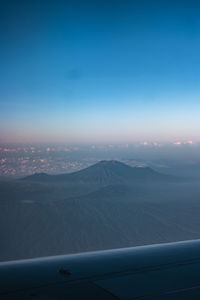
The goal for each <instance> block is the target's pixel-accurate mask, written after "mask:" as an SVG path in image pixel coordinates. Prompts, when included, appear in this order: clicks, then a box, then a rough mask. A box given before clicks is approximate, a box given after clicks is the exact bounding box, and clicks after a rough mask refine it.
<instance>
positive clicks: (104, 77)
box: [0, 0, 200, 143]
mask: <svg viewBox="0 0 200 300" xmlns="http://www.w3.org/2000/svg"><path fill="white" fill-rule="evenodd" d="M199 16H200V1H198V0H197V1H193V0H190V1H184V0H181V1H176V0H171V1H170V0H168V1H165V0H163V1H151V0H146V1H145V0H137V1H134V0H132V1H128V0H127V1H117V0H113V1H111V0H100V1H98V0H95V1H94V0H93V1H85V0H80V1H76V0H71V1H69V0H66V1H60V0H54V1H51V0H48V1H46V0H29V1H27V0H24V1H17V0H13V1H9V0H1V1H0V40H1V43H0V66H1V67H0V138H1V142H66V143H82V142H83V143H85V142H86V143H87V142H89V143H94V142H96V143H97V142H134V141H143V140H148V141H155V140H157V141H163V140H164V141H165V140H166V141H175V140H177V139H178V140H194V141H199V140H200V134H199V128H200V18H199Z"/></svg>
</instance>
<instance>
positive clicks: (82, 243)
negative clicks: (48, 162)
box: [0, 160, 200, 261]
mask: <svg viewBox="0 0 200 300" xmlns="http://www.w3.org/2000/svg"><path fill="white" fill-rule="evenodd" d="M130 162H131V161H130V160H129V163H130ZM175 173H176V172H175ZM190 175H191V174H190ZM0 199H1V202H0V206H1V209H0V223H1V224H0V225H1V226H0V238H1V240H2V241H3V242H2V244H1V248H0V260H1V261H5V260H13V259H23V258H31V257H40V256H48V255H58V254H67V253H77V252H84V251H93V250H100V249H111V248H120V247H129V246H136V245H145V244H152V243H163V242H171V241H178V240H187V239H197V238H200V218H199V216H200V186H199V179H198V176H196V177H195V176H188V178H186V176H177V174H170V175H169V174H165V173H163V172H161V171H160V170H159V171H158V170H155V169H154V168H152V167H149V166H147V165H142V166H140V167H138V166H136V167H131V166H130V164H129V165H127V164H124V163H123V162H120V161H118V160H101V161H99V162H97V163H95V164H93V165H91V166H89V167H87V168H83V169H82V170H80V171H76V172H73V173H64V174H60V175H59V174H57V175H56V174H54V175H52V174H47V173H44V172H42V173H35V174H32V175H29V176H25V177H22V178H19V179H11V180H3V181H1V182H0Z"/></svg>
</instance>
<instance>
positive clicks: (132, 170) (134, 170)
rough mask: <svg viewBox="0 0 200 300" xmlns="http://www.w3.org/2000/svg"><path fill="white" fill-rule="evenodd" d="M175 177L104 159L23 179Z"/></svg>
mask: <svg viewBox="0 0 200 300" xmlns="http://www.w3.org/2000/svg"><path fill="white" fill-rule="evenodd" d="M173 179H174V177H172V176H169V175H164V174H161V173H158V172H156V171H154V170H153V169H151V168H149V167H144V168H141V167H130V166H128V165H126V164H124V163H122V162H119V161H116V160H109V161H107V160H102V161H100V162H98V163H96V164H94V165H92V166H90V167H88V168H85V169H83V170H80V171H77V172H74V173H70V174H60V175H48V174H46V173H36V174H34V175H31V176H27V177H25V178H23V180H28V181H39V182H73V183H77V184H78V183H84V184H85V183H88V184H91V183H95V184H99V185H110V184H117V183H127V182H133V181H134V182H138V181H139V182H147V181H172V180H173Z"/></svg>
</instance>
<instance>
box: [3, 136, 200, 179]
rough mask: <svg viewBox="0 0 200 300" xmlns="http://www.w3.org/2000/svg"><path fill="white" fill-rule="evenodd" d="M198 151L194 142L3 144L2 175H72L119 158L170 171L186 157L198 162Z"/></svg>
mask: <svg viewBox="0 0 200 300" xmlns="http://www.w3.org/2000/svg"><path fill="white" fill-rule="evenodd" d="M198 148H199V144H198V143H196V144H195V143H193V142H192V141H185V142H179V141H175V142H173V143H166V144H161V143H158V142H152V143H149V142H146V141H145V142H142V143H141V142H140V143H137V144H136V143H135V144H108V145H100V144H99V145H81V146H77V145H70V146H69V145H68V146H67V145H54V146H52V145H1V146H0V176H1V177H16V178H17V177H23V176H26V175H31V174H34V173H49V174H61V173H71V172H75V171H78V170H80V169H83V168H86V167H88V166H90V165H92V164H94V163H96V162H98V161H100V160H102V159H116V160H120V161H123V162H125V163H127V164H129V165H131V166H138V167H143V166H147V165H148V166H151V167H154V168H158V169H160V168H162V169H168V168H169V167H170V166H171V167H172V166H173V164H174V161H175V162H176V164H178V160H179V158H180V157H183V156H184V157H185V163H186V164H190V165H194V164H197V163H199V161H198ZM170 150H171V153H172V154H171V157H170ZM166 151H168V153H167V160H166V164H163V161H164V157H165V152H166ZM195 155H196V156H195ZM161 158H162V164H161V163H160V160H161ZM181 163H182V162H181ZM176 167H177V166H176Z"/></svg>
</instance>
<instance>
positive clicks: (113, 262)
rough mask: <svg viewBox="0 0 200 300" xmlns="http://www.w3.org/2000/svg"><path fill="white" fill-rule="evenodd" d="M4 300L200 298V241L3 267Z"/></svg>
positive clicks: (0, 270)
mask: <svg viewBox="0 0 200 300" xmlns="http://www.w3.org/2000/svg"><path fill="white" fill-rule="evenodd" d="M0 298H1V299H2V300H10V299H22V300H23V299H52V300H53V299H59V300H63V299H72V300H73V299H87V300H90V299H96V300H98V299H108V300H112V299H123V300H128V299H149V300H150V299H156V300H157V299H164V300H165V299H200V240H195V241H186V242H177V243H169V244H160V245H151V246H141V247H135V248H126V249H118V250H108V251H98V252H91V253H85V254H84V253H83V254H75V255H65V256H56V257H47V258H39V259H29V260H22V261H13V262H6V263H1V264H0Z"/></svg>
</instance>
